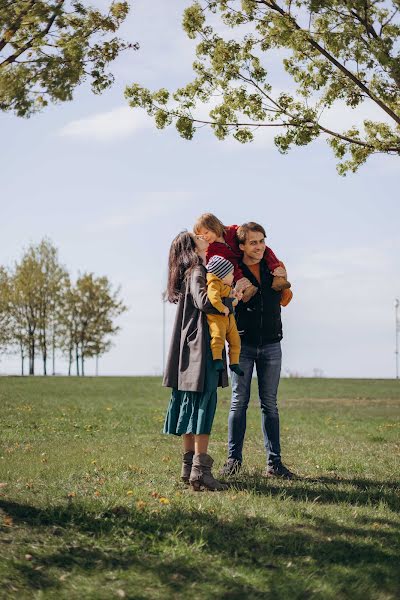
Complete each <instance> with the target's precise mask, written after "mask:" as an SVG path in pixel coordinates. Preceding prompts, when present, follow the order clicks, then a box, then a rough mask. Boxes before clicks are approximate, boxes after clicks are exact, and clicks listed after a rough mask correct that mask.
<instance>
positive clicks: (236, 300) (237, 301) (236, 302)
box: [232, 298, 239, 306]
mask: <svg viewBox="0 0 400 600" xmlns="http://www.w3.org/2000/svg"><path fill="white" fill-rule="evenodd" d="M238 304H239V300H238V299H237V298H235V299H234V300H233V301H232V306H237V305H238Z"/></svg>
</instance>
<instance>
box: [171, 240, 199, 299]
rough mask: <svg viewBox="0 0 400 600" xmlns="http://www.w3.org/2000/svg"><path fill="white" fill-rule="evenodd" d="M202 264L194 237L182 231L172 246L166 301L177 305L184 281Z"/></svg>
mask: <svg viewBox="0 0 400 600" xmlns="http://www.w3.org/2000/svg"><path fill="white" fill-rule="evenodd" d="M200 264H201V258H200V257H199V255H198V254H197V253H196V243H195V241H194V237H193V235H192V234H190V233H189V232H188V231H181V233H178V235H177V236H176V238H175V239H174V240H173V242H172V244H171V248H170V250H169V258H168V282H167V289H166V291H165V293H164V299H165V300H168V302H172V303H173V304H176V303H177V302H178V301H179V298H180V297H181V287H182V283H183V280H184V279H185V277H187V276H188V275H189V274H190V273H191V271H192V269H194V267H195V266H197V265H200Z"/></svg>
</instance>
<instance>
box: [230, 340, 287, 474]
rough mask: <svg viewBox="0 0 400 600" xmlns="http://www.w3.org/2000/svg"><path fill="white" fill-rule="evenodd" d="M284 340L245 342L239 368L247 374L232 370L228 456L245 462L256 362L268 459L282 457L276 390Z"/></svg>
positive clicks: (273, 459) (270, 460) (278, 459)
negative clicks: (249, 344) (257, 344)
mask: <svg viewBox="0 0 400 600" xmlns="http://www.w3.org/2000/svg"><path fill="white" fill-rule="evenodd" d="M281 363H282V350H281V343H280V342H276V343H273V344H265V345H264V346H248V345H246V344H242V349H241V352H240V368H241V369H242V370H243V371H244V375H243V376H242V377H239V375H236V373H232V375H231V381H232V400H231V408H230V411H229V418H228V451H229V455H228V457H229V458H234V459H236V460H239V461H242V451H243V441H244V435H245V433H246V411H247V407H248V405H249V400H250V387H251V379H252V375H253V369H254V364H255V365H256V371H257V378H258V394H259V398H260V407H261V426H262V432H263V435H264V445H265V450H266V452H267V460H268V463H269V464H272V463H274V462H276V461H280V459H281V446H280V436H279V412H278V405H277V398H276V396H277V393H278V385H279V379H280V375H281Z"/></svg>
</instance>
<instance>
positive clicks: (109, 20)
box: [0, 0, 137, 117]
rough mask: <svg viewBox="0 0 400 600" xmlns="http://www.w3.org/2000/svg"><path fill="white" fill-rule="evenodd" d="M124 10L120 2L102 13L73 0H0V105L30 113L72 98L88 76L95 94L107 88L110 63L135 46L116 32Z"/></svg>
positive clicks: (24, 114)
mask: <svg viewBox="0 0 400 600" xmlns="http://www.w3.org/2000/svg"><path fill="white" fill-rule="evenodd" d="M128 10H129V6H128V3H127V2H124V1H120V2H119V1H115V2H113V3H112V4H111V5H110V7H109V10H108V12H107V14H102V13H101V12H100V11H99V10H96V9H94V8H91V7H90V6H87V5H86V3H84V2H80V1H77V0H70V1H67V0H0V110H3V111H14V112H15V113H16V114H17V115H18V116H25V117H27V116H30V115H31V114H32V113H34V112H36V111H39V110H41V109H42V108H43V107H44V106H46V105H47V104H48V103H49V102H64V101H66V100H71V99H72V95H73V91H74V89H75V88H76V86H77V85H79V84H80V83H81V82H82V81H84V80H85V79H87V78H89V79H90V81H91V86H92V90H93V92H95V93H101V92H102V91H103V90H104V89H106V88H107V87H109V86H110V85H111V84H112V82H113V76H112V74H111V73H109V72H108V71H107V67H108V65H109V63H110V62H111V61H113V60H114V59H115V58H116V57H117V56H118V54H119V53H120V52H121V51H122V50H125V49H127V48H135V49H136V48H137V45H136V44H129V43H126V42H124V41H123V40H121V39H120V38H118V37H117V36H116V35H115V34H116V32H117V30H118V28H119V26H120V25H121V23H122V22H123V21H124V19H125V17H126V16H127V14H128Z"/></svg>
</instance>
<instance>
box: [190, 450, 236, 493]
mask: <svg viewBox="0 0 400 600" xmlns="http://www.w3.org/2000/svg"><path fill="white" fill-rule="evenodd" d="M213 462H214V461H213V459H212V458H211V456H210V455H209V454H195V455H194V457H193V466H192V471H191V473H190V479H189V483H190V485H191V487H192V489H193V490H194V491H195V492H200V491H202V490H209V491H211V492H217V491H218V492H219V491H222V490H226V489H228V486H227V485H226V484H225V483H221V482H220V481H218V480H217V479H214V477H213V474H212V473H211V467H212V465H213Z"/></svg>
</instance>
